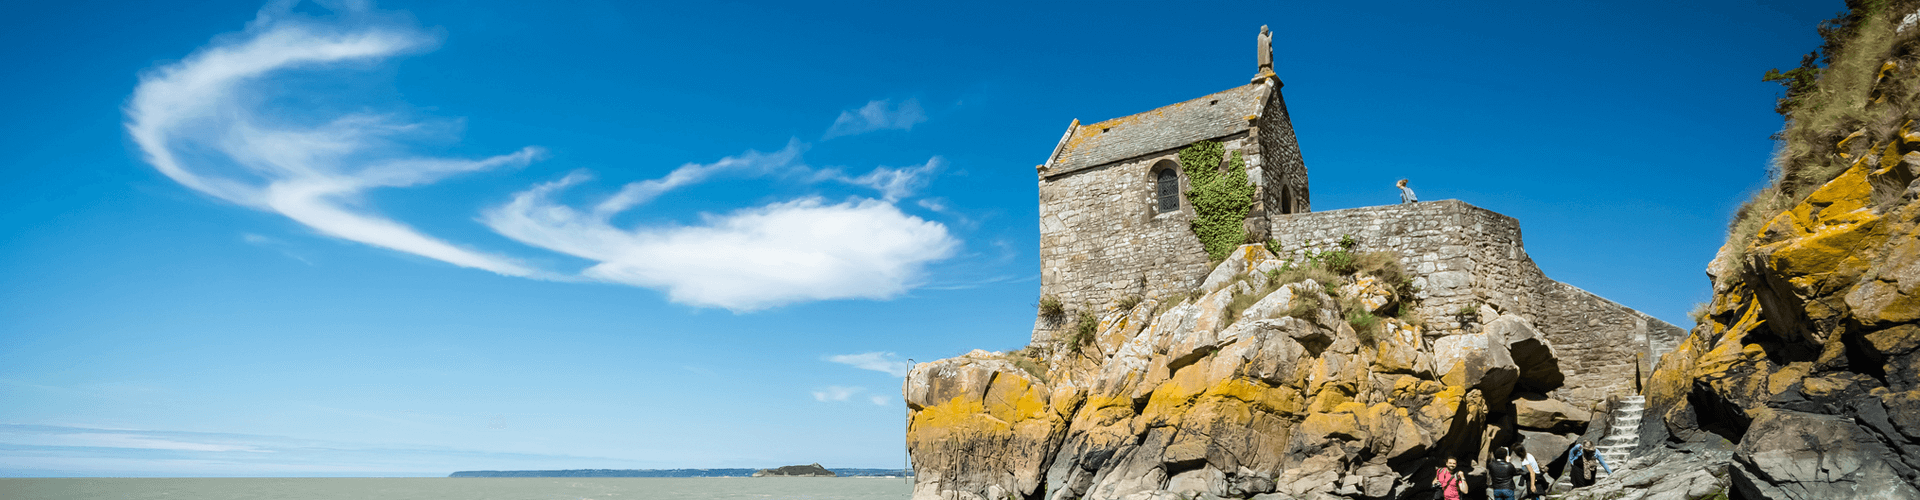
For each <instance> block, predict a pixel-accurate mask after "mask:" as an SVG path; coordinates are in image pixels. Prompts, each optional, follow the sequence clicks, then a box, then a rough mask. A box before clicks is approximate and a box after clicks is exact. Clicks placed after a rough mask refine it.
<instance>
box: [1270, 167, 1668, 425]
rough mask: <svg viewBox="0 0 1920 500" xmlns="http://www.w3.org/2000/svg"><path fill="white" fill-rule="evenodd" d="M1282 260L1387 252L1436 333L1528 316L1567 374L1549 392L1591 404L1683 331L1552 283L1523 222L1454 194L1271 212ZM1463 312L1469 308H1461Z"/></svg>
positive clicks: (1645, 369)
mask: <svg viewBox="0 0 1920 500" xmlns="http://www.w3.org/2000/svg"><path fill="white" fill-rule="evenodd" d="M1268 219H1269V221H1270V223H1271V225H1272V228H1271V232H1272V234H1273V238H1274V239H1275V240H1276V241H1277V242H1278V243H1279V244H1278V250H1279V254H1280V256H1281V257H1283V258H1284V257H1287V256H1289V255H1291V256H1293V258H1294V259H1296V260H1298V261H1304V260H1305V256H1306V253H1307V252H1308V251H1309V250H1311V251H1314V252H1325V251H1330V250H1334V249H1338V248H1339V242H1340V239H1341V238H1342V237H1346V236H1351V237H1352V238H1353V239H1354V241H1355V243H1356V244H1357V245H1356V248H1355V251H1361V252H1367V251H1382V250H1385V251H1393V252H1397V253H1399V254H1400V258H1401V264H1402V265H1403V266H1404V267H1405V268H1406V270H1407V272H1408V273H1409V276H1410V277H1411V278H1412V279H1413V283H1414V287H1415V289H1416V290H1417V292H1416V296H1417V297H1418V298H1419V299H1420V306H1419V308H1418V312H1419V315H1420V317H1421V318H1423V319H1425V320H1426V321H1427V326H1428V331H1429V332H1433V333H1439V334H1444V333H1459V332H1466V331H1470V330H1473V329H1476V328H1477V326H1478V325H1477V324H1476V319H1475V318H1476V317H1477V316H1479V313H1478V312H1477V311H1478V309H1479V307H1480V306H1481V305H1487V306H1491V307H1492V308H1493V309H1494V310H1497V311H1498V312H1501V313H1509V314H1515V315H1519V316H1521V317H1524V318H1527V319H1528V320H1531V321H1532V322H1533V323H1534V324H1535V325H1536V326H1537V327H1538V328H1539V330H1540V331H1541V332H1542V333H1544V334H1545V335H1546V337H1547V339H1548V341H1549V342H1550V343H1551V344H1552V345H1553V348H1554V350H1555V351H1557V353H1558V356H1559V358H1560V359H1561V363H1567V364H1571V365H1572V366H1562V369H1564V370H1565V371H1566V372H1567V373H1568V377H1567V381H1566V385H1565V386H1563V387H1562V388H1561V389H1559V390H1557V391H1554V392H1555V394H1554V396H1556V397H1558V398H1560V399H1563V400H1565V401H1568V402H1571V403H1574V404H1577V405H1582V406H1586V405H1591V404H1593V403H1595V402H1598V401H1600V400H1601V399H1604V398H1605V397H1606V395H1608V394H1614V393H1621V392H1630V391H1634V390H1637V388H1638V387H1637V382H1636V381H1637V380H1638V377H1642V376H1644V375H1645V374H1647V373H1651V372H1652V369H1651V368H1652V367H1651V363H1652V360H1654V359H1657V357H1658V355H1659V354H1661V353H1663V352H1664V351H1665V350H1666V349H1669V348H1670V346H1672V345H1673V344H1674V342H1677V341H1678V340H1679V339H1680V338H1681V337H1684V336H1685V335H1686V332H1685V331H1684V330H1681V329H1680V328H1678V327H1675V326H1673V325H1670V324H1667V323H1666V322H1664V321H1661V320H1659V319H1656V318H1653V317H1651V316H1648V315H1646V314H1644V313H1641V312H1639V311H1635V310H1633V309H1630V308H1627V307H1625V306H1622V305H1620V304H1617V303H1614V302H1612V301H1609V300H1607V299H1604V298H1600V297H1599V296H1596V295H1594V294H1592V293H1589V292H1587V291H1585V290H1581V289H1579V288H1577V287H1574V286H1572V285H1568V284H1565V283H1561V282H1558V281H1554V280H1552V279H1550V278H1547V276H1546V275H1545V274H1544V273H1542V272H1541V271H1540V268H1539V267H1538V266H1536V265H1535V264H1534V263H1533V259H1532V258H1531V257H1528V256H1527V251H1526V247H1525V246H1524V245H1523V243H1522V241H1521V236H1520V234H1521V233H1520V222H1519V221H1518V220H1515V219H1514V218H1512V217H1507V216H1505V215H1501V214H1499V213H1496V212H1493V211H1491V210H1487V209H1484V208H1480V207H1476V206H1473V205H1470V204H1467V203H1465V202H1461V201H1459V200H1443V201H1434V202H1425V203H1411V204H1400V205H1383V206H1374V207H1361V208H1350V209H1343V210H1330V211H1325V212H1313V213H1305V214H1293V215H1272V214H1270V215H1269V216H1268ZM1463 313H1466V314H1463Z"/></svg>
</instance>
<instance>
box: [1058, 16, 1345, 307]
mask: <svg viewBox="0 0 1920 500" xmlns="http://www.w3.org/2000/svg"><path fill="white" fill-rule="evenodd" d="M1270 40H1271V35H1270V34H1269V32H1268V31H1267V28H1266V27H1265V26H1262V27H1261V35H1260V38H1259V42H1260V43H1259V44H1258V52H1257V55H1258V58H1257V60H1258V61H1259V65H1258V67H1257V71H1256V73H1255V74H1254V76H1253V81H1252V82H1249V83H1248V84H1246V85H1242V86H1239V87H1234V88H1230V89H1226V90H1222V91H1220V92H1215V93H1213V94H1209V95H1206V96H1202V97H1200V98H1197V99H1193V100H1190V101H1186V102H1182V103H1178V104H1173V105H1169V106H1165V107H1161V108H1159V109H1155V110H1152V111H1147V112H1145V113H1139V114H1135V115H1130V116H1123V117H1119V118H1114V119H1111V120H1107V121H1103V122H1099V123H1093V124H1081V123H1080V121H1079V120H1077V119H1076V120H1074V121H1073V123H1071V124H1069V125H1068V126H1067V131H1066V134H1065V135H1063V136H1062V137H1061V138H1060V142H1059V144H1058V145H1057V146H1055V147H1054V150H1053V154H1051V155H1049V156H1048V157H1047V161H1046V163H1045V164H1042V165H1040V166H1038V167H1036V168H1037V170H1038V173H1039V177H1040V262H1041V269H1040V282H1041V285H1040V290H1041V294H1042V295H1048V296H1052V297H1055V298H1057V299H1059V300H1061V301H1062V302H1063V303H1069V304H1097V303H1102V302H1105V301H1110V300H1116V299H1118V298H1119V297H1124V296H1130V295H1131V296H1166V295H1171V294H1173V293H1178V292H1180V291H1184V290H1185V289H1186V288H1189V287H1191V286H1193V285H1195V284H1197V283H1189V281H1192V280H1193V279H1194V278H1195V277H1197V276H1204V275H1205V274H1206V272H1207V268H1208V266H1207V253H1206V251H1205V250H1204V249H1203V247H1202V245H1201V243H1200V240H1199V239H1198V238H1197V237H1195V236H1194V234H1193V232H1192V231H1191V230H1189V229H1188V223H1189V222H1191V221H1192V220H1193V207H1192V206H1191V205H1190V204H1189V203H1188V202H1187V200H1186V199H1185V198H1186V196H1185V193H1186V192H1187V189H1188V184H1187V179H1188V176H1187V169H1188V168H1190V166H1188V165H1181V164H1180V162H1179V159H1178V157H1177V156H1178V155H1179V153H1180V150H1181V149H1183V148H1185V147H1187V146H1189V145H1192V144H1194V143H1197V142H1202V141H1217V142H1220V143H1221V144H1223V145H1224V146H1225V147H1226V150H1227V154H1228V155H1229V156H1231V155H1232V154H1233V153H1234V152H1239V153H1240V154H1242V155H1244V157H1245V158H1246V164H1247V177H1248V181H1249V182H1251V183H1252V184H1253V185H1254V189H1255V195H1254V206H1253V210H1252V211H1251V212H1250V213H1248V215H1247V223H1246V227H1247V229H1248V231H1247V233H1248V234H1250V235H1254V236H1256V237H1257V238H1259V239H1265V237H1266V235H1267V234H1268V227H1269V226H1270V224H1269V223H1268V220H1267V219H1268V217H1270V216H1273V215H1284V214H1292V213H1300V212H1307V211H1309V210H1310V209H1311V207H1312V204H1311V196H1310V195H1309V192H1308V189H1307V167H1306V163H1305V162H1304V161H1302V160H1301V158H1300V144H1299V143H1298V142H1297V141H1295V140H1294V136H1293V125H1292V123H1290V122H1289V121H1288V118H1287V104H1286V100H1285V99H1283V98H1281V95H1280V87H1281V85H1282V84H1281V82H1280V78H1279V76H1277V75H1275V74H1274V72H1273V63H1272V61H1273V57H1272V48H1271V43H1270ZM1208 167H1209V168H1214V167H1217V166H1208Z"/></svg>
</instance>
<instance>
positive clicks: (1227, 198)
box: [1180, 141, 1254, 261]
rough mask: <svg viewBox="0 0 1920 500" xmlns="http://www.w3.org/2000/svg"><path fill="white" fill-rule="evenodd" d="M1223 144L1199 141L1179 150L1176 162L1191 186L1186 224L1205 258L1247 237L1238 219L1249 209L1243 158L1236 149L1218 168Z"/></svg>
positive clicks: (1250, 197)
mask: <svg viewBox="0 0 1920 500" xmlns="http://www.w3.org/2000/svg"><path fill="white" fill-rule="evenodd" d="M1225 156H1226V148H1225V146H1222V145H1221V144H1220V143H1218V142H1214V141H1201V142H1196V143H1193V145H1191V146H1187V147H1186V148H1185V149H1181V150H1180V164H1181V165H1183V166H1185V167H1186V171H1187V179H1188V182H1189V185H1191V186H1192V187H1193V189H1191V190H1189V191H1187V201H1188V202H1190V203H1192V204H1193V212H1194V217H1193V222H1192V223H1191V224H1190V225H1189V226H1188V227H1190V228H1192V229H1193V235H1194V236H1197V237H1199V238H1200V244H1201V245H1202V246H1204V247H1205V248H1206V249H1207V258H1208V259H1212V260H1215V261H1218V260H1221V259H1225V258H1226V257H1227V253H1229V252H1232V251H1233V249H1234V248H1235V247H1238V246H1239V245H1240V243H1241V242H1243V241H1245V240H1246V238H1247V233H1246V228H1245V227H1244V226H1243V225H1242V221H1245V220H1246V218H1247V213H1248V212H1249V211H1251V210H1253V192H1254V189H1253V184H1252V183H1249V182H1248V181H1247V161H1246V158H1245V157H1243V156H1242V155H1241V154H1240V152H1239V151H1234V152H1233V157H1232V159H1231V160H1230V161H1227V162H1226V165H1225V168H1224V169H1222V168H1221V161H1220V160H1221V159H1222V158H1223V157H1225Z"/></svg>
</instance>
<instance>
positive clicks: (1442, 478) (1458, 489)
mask: <svg viewBox="0 0 1920 500" xmlns="http://www.w3.org/2000/svg"><path fill="white" fill-rule="evenodd" d="M1466 479H1467V478H1466V476H1465V475H1463V474H1461V473H1460V461H1459V460H1456V459H1454V458H1453V457H1447V466H1446V467H1442V468H1440V470H1436V471H1433V485H1434V486H1435V487H1438V488H1440V490H1439V492H1438V493H1439V494H1438V495H1434V497H1433V498H1434V500H1460V499H1461V498H1465V497H1466V496H1467V482H1466Z"/></svg>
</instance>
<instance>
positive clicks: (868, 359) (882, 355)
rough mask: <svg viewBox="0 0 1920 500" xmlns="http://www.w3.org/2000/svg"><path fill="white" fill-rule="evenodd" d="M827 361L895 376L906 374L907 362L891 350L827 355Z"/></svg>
mask: <svg viewBox="0 0 1920 500" xmlns="http://www.w3.org/2000/svg"><path fill="white" fill-rule="evenodd" d="M827 361H832V362H835V363H840V364H843V365H847V366H851V367H854V368H859V369H862V370H873V371H876V372H880V373H885V374H888V375H892V376H895V377H905V376H907V368H908V367H907V362H906V361H901V360H900V356H899V355H896V354H894V353H891V352H879V351H875V352H868V353H860V354H838V355H833V356H827Z"/></svg>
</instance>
